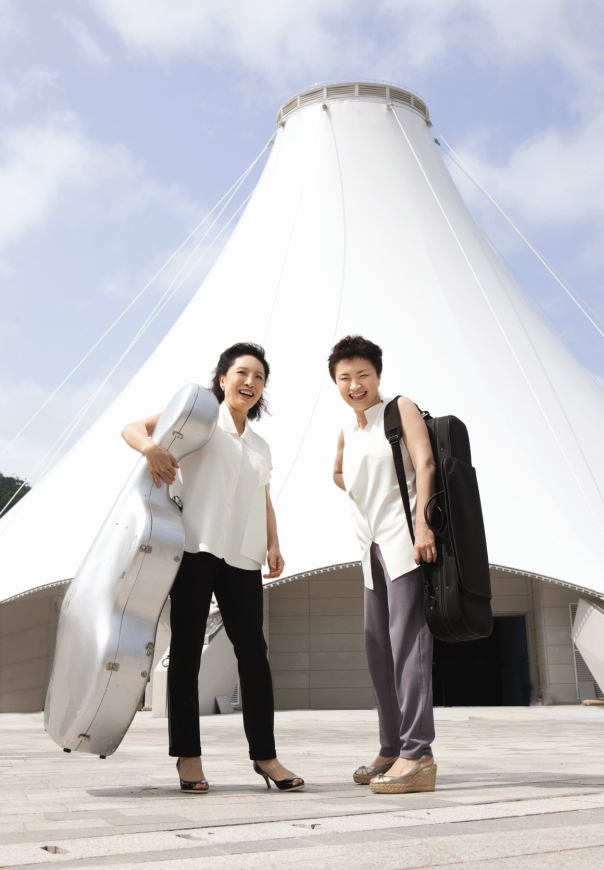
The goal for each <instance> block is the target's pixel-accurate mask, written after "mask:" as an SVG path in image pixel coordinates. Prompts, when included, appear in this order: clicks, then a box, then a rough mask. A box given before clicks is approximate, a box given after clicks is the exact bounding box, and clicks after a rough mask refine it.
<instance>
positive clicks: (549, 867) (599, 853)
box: [156, 849, 604, 870]
mask: <svg viewBox="0 0 604 870" xmlns="http://www.w3.org/2000/svg"><path fill="white" fill-rule="evenodd" d="M460 866H462V867H463V870H595V868H596V867H603V866H604V849H569V850H568V851H565V852H550V853H548V854H547V855H523V856H522V857H514V858H497V859H495V860H491V859H487V860H486V861H469V862H468V863H466V864H463V865H460ZM156 870H157V865H156ZM166 870H167V868H166Z"/></svg>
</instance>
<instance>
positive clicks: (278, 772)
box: [122, 343, 304, 794]
mask: <svg viewBox="0 0 604 870" xmlns="http://www.w3.org/2000/svg"><path fill="white" fill-rule="evenodd" d="M269 373H270V368H269V364H268V362H267V360H266V357H265V354H264V349H263V348H262V347H260V346H259V345H257V344H250V343H238V344H234V345H232V347H229V348H227V349H226V350H225V351H224V352H223V353H222V354H221V355H220V359H219V360H218V364H217V365H216V368H215V370H214V372H213V376H212V386H211V390H212V392H213V393H214V395H215V396H216V398H217V399H218V402H219V403H220V410H219V416H218V423H217V426H216V429H215V431H214V434H213V435H212V437H211V438H210V440H209V441H208V442H207V444H205V445H204V446H203V447H201V448H200V449H199V450H197V451H195V452H194V453H191V454H189V455H188V456H185V457H184V459H183V460H182V461H181V463H180V466H179V464H178V462H177V461H176V460H175V459H174V457H173V456H172V455H171V454H170V453H169V452H168V451H167V450H164V449H163V448H162V447H160V446H159V445H158V444H155V443H154V442H153V441H151V440H150V438H151V435H152V434H153V432H154V430H155V427H156V425H157V421H158V420H159V418H160V416H161V415H160V414H154V415H153V416H151V417H147V418H145V419H144V420H139V421H138V422H136V423H129V424H128V425H127V426H126V427H125V428H124V430H123V432H122V436H123V438H124V439H125V441H126V442H127V443H128V444H129V445H130V447H133V448H134V449H135V450H138V451H139V452H140V453H142V454H144V456H145V457H146V459H147V463H148V466H149V470H150V472H151V474H152V476H153V480H154V481H155V483H156V485H157V486H158V487H159V486H161V482H162V480H163V481H165V482H166V483H168V484H170V485H171V486H172V494H173V495H177V496H178V497H179V498H180V500H181V502H182V505H183V507H182V519H183V525H184V529H185V552H184V554H183V559H182V562H181V566H180V569H179V571H178V574H177V576H176V579H175V581H174V585H173V586H172V590H171V592H170V597H171V611H170V623H171V628H172V639H171V643H170V664H169V668H168V719H169V735H170V749H169V752H170V755H171V756H174V757H176V758H178V761H177V764H176V766H177V768H178V771H179V776H180V787H181V789H182V791H186V792H190V793H192V794H205V793H207V791H208V788H209V786H208V783H207V781H206V780H205V778H204V775H203V769H202V765H201V744H200V733H199V697H198V674H199V665H200V661H201V653H202V650H203V643H204V638H205V632H206V621H207V618H208V614H209V610H210V604H211V600H212V595H215V596H216V601H217V604H218V607H219V608H220V613H221V616H222V620H223V623H224V628H225V631H226V633H227V635H228V637H229V639H230V640H231V642H232V644H233V647H234V649H235V655H236V657H237V667H238V670H239V685H240V690H241V698H242V706H243V726H244V729H245V734H246V737H247V739H248V743H249V751H250V758H251V759H252V760H253V761H254V770H255V771H256V773H258V774H259V775H260V776H263V777H264V779H265V781H266V784H267V786H268V788H270V782H269V780H272V781H273V782H274V783H275V784H276V786H277V787H278V788H279V789H281V790H282V791H296V790H298V789H301V788H303V787H304V780H303V779H301V778H300V777H297V776H295V775H294V774H293V773H292V772H291V771H289V770H287V769H286V768H284V767H283V765H282V764H281V763H280V762H279V761H278V759H277V757H276V755H277V753H276V750H275V738H274V734H273V723H274V702H273V684H272V678H271V672H270V667H269V663H268V658H267V647H266V641H265V639H264V634H263V631H262V620H263V589H262V576H261V568H262V565H263V564H267V565H268V569H269V573H268V574H265V575H264V576H265V578H267V579H269V578H276V577H279V576H280V575H281V573H282V571H283V568H284V561H283V557H282V556H281V552H280V550H279V539H278V536H277V522H276V519H275V512H274V510H273V505H272V503H271V498H270V494H269V480H270V472H271V468H272V465H271V453H270V448H269V446H268V444H267V443H266V441H265V440H264V439H263V438H261V437H260V436H259V435H258V434H257V433H256V432H254V431H253V429H252V428H251V427H250V425H249V421H250V420H258V419H259V418H260V417H261V416H262V413H263V411H264V410H265V409H266V401H265V399H264V396H263V393H264V388H265V386H266V382H267V380H268V377H269ZM177 472H178V480H177Z"/></svg>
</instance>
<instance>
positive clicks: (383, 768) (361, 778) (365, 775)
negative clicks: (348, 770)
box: [352, 756, 398, 785]
mask: <svg viewBox="0 0 604 870" xmlns="http://www.w3.org/2000/svg"><path fill="white" fill-rule="evenodd" d="M397 760H398V756H397V757H396V758H393V759H392V761H387V762H386V764H378V766H377V767H365V766H364V765H361V767H357V769H356V770H355V772H354V773H353V774H352V778H353V779H354V781H355V782H356V783H358V784H359V785H369V783H370V782H371V780H372V779H373V777H374V776H379V775H380V773H387V772H388V771H389V770H390V768H391V767H392V765H393V764H394V762H395V761H397Z"/></svg>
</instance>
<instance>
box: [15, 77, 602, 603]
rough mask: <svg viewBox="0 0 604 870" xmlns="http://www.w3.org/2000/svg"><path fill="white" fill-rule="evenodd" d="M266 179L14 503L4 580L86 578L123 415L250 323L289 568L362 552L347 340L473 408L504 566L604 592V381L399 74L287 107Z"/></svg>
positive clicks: (124, 467)
mask: <svg viewBox="0 0 604 870" xmlns="http://www.w3.org/2000/svg"><path fill="white" fill-rule="evenodd" d="M279 122H280V126H279V127H278V132H277V135H276V140H275V144H274V146H273V149H272V153H271V156H270V158H269V160H268V163H267V165H266V168H265V170H264V173H263V175H262V177H261V179H260V182H259V184H258V186H257V188H256V190H255V192H254V195H253V196H252V199H251V200H250V202H249V205H248V206H247V209H246V210H245V212H244V214H243V216H242V218H241V220H240V222H239V224H238V226H237V228H236V229H235V231H234V232H233V235H232V237H231V239H230V240H229V242H228V244H227V246H226V248H225V250H224V251H223V253H222V255H221V257H220V259H219V260H218V262H217V263H216V265H215V267H214V268H213V270H212V272H211V274H210V275H209V277H208V278H207V279H206V281H205V282H204V284H203V285H202V287H201V288H200V290H199V291H198V293H197V294H196V296H195V298H194V299H193V301H192V302H191V303H190V304H189V306H188V307H187V309H186V310H185V311H184V313H183V314H182V316H181V317H180V318H179V320H178V321H177V323H176V324H175V325H174V327H173V328H172V329H171V330H170V332H169V333H168V335H167V336H166V338H165V339H164V340H163V341H162V343H161V344H160V345H159V346H158V347H157V349H156V350H155V352H154V353H153V355H152V356H151V357H150V358H149V360H148V361H147V362H146V363H145V365H144V366H143V367H142V368H141V369H140V371H139V372H138V374H137V375H136V376H135V377H134V378H133V379H132V381H131V382H130V384H129V385H128V386H127V387H126V389H125V390H124V391H123V392H122V393H121V394H120V396H119V397H118V398H117V399H116V400H115V401H114V403H113V404H112V405H111V407H110V408H109V409H108V410H107V411H106V412H105V413H104V414H103V416H102V417H101V418H100V419H99V420H98V421H97V422H96V423H95V424H94V425H93V426H92V427H91V428H90V429H89V431H88V432H87V433H86V434H85V435H84V436H83V437H82V438H81V440H80V441H79V442H78V443H77V444H76V445H75V447H73V449H72V450H71V451H70V452H69V453H68V454H67V455H66V456H65V457H64V458H63V459H62V460H61V462H59V463H58V464H57V465H56V466H55V467H54V468H53V469H52V471H51V472H50V473H48V474H47V475H46V477H45V478H44V479H43V480H42V481H41V482H40V483H39V484H37V485H36V486H35V487H34V489H33V490H32V491H31V492H30V493H29V494H28V495H27V496H26V497H25V498H24V499H22V501H21V502H19V503H18V505H17V506H16V507H15V508H13V509H12V510H11V511H10V512H9V513H8V514H7V515H6V516H5V517H4V518H3V519H2V520H1V521H0V566H1V572H2V590H1V593H0V597H1V598H3V599H4V598H6V597H9V596H11V595H15V594H18V593H20V592H23V591H26V590H29V589H32V588H35V587H38V586H42V585H44V584H47V583H52V582H57V581H61V580H65V579H68V578H71V577H73V575H74V574H75V572H76V570H77V568H78V565H79V563H80V561H81V560H82V558H83V556H84V555H85V553H86V551H87V549H88V547H89V545H90V543H91V541H92V539H93V537H94V535H95V533H96V531H97V529H98V527H99V525H100V524H101V522H102V520H103V518H104V516H105V514H106V513H107V511H108V509H109V507H110V506H111V503H112V502H113V500H114V498H115V497H116V494H117V493H118V491H119V490H120V488H121V486H122V483H123V481H124V479H125V477H126V475H127V473H128V471H129V469H130V468H131V466H132V464H133V462H134V461H135V458H136V457H135V455H134V454H133V453H132V451H130V450H129V449H128V447H126V445H125V444H124V443H123V442H122V440H121V438H120V434H119V433H120V430H121V428H122V426H123V425H124V423H126V422H127V421H129V420H133V419H137V418H139V417H142V416H144V415H146V414H149V413H151V412H154V411H156V410H160V409H161V408H162V407H163V405H164V404H165V403H166V402H167V400H168V399H169V398H170V396H171V395H172V394H173V393H175V392H176V390H177V389H179V388H180V387H181V386H183V384H185V383H189V382H191V381H198V382H200V383H202V384H206V383H207V382H208V380H209V373H210V371H211V369H212V368H213V366H214V364H215V362H216V359H217V357H218V355H219V353H220V352H221V351H222V350H223V349H224V347H226V346H228V345H229V344H231V343H233V342H234V341H242V340H251V341H258V342H260V343H263V344H265V346H266V349H267V356H268V359H269V361H270V363H271V366H272V369H273V375H272V377H271V382H270V384H269V398H270V407H271V411H272V416H271V417H268V418H267V419H266V420H265V421H263V422H262V423H260V424H259V425H258V429H259V431H260V432H261V434H263V435H264V436H265V437H266V438H267V439H268V441H269V443H270V445H271V448H272V451H273V463H274V477H273V485H272V493H273V499H274V500H275V501H276V507H277V516H278V522H279V528H280V537H281V544H282V550H283V553H284V557H285V560H286V573H287V574H288V575H289V574H296V573H299V572H302V571H306V570H313V569H317V568H321V567H323V566H327V565H334V564H337V563H341V562H350V561H354V560H356V559H358V558H359V553H358V548H357V543H356V540H355V538H354V536H353V534H352V531H351V524H350V518H349V516H348V504H347V500H346V496H345V494H344V493H342V492H341V491H339V490H338V489H337V488H336V487H335V486H334V484H333V483H332V479H331V471H332V463H333V455H334V450H335V444H336V438H337V433H338V430H339V427H340V425H341V423H342V420H344V419H346V418H347V415H348V412H349V409H348V408H346V406H345V405H344V403H343V402H342V401H341V399H340V398H339V396H338V394H337V391H336V388H335V387H334V386H333V384H332V383H331V381H330V380H329V378H328V377H327V376H326V365H325V360H326V357H327V355H328V353H329V350H330V348H331V346H332V344H333V343H334V341H335V340H337V339H338V338H340V337H341V336H342V335H345V334H348V333H357V332H360V333H362V334H364V335H366V336H367V337H369V338H371V339H372V340H373V341H376V342H378V343H379V344H381V345H382V347H383V348H384V361H385V368H384V376H383V381H382V386H383V391H384V393H385V394H386V395H389V396H392V395H394V394H396V393H402V394H404V395H407V396H410V397H411V398H412V399H414V400H415V401H416V402H417V403H418V404H419V405H420V406H421V407H422V408H427V409H429V410H430V412H431V413H432V414H433V415H434V416H437V415H443V414H450V413H454V414H456V415H457V416H458V417H461V419H463V420H464V421H465V422H466V424H467V425H468V428H469V431H470V437H471V443H472V450H473V458H474V464H475V465H476V468H477V471H478V479H479V484H480V487H481V493H482V498H483V507H484V514H485V520H486V526H487V539H488V545H489V555H490V560H491V562H492V563H495V564H499V565H504V566H509V567H511V568H514V569H517V570H521V571H527V572H532V573H535V574H539V575H546V576H549V577H552V578H556V579H558V580H561V581H564V582H567V583H571V584H575V585H578V586H581V587H586V588H588V589H591V590H593V591H596V592H598V593H604V571H603V568H602V566H603V564H604V503H603V498H602V490H603V487H604V452H603V451H602V449H601V446H600V441H601V433H602V432H603V431H604V396H603V392H602V388H601V387H600V386H599V385H598V384H597V383H596V382H595V381H594V379H593V378H592V377H591V375H590V373H589V372H587V371H586V370H585V369H584V368H583V367H582V366H581V365H580V364H579V363H578V362H577V360H576V359H575V358H574V357H573V356H572V355H571V354H570V353H569V352H568V351H567V349H566V348H565V347H564V346H563V345H562V344H561V342H560V341H559V340H558V338H557V337H556V336H555V335H554V334H553V333H552V331H551V330H550V328H549V327H548V325H547V324H546V323H545V322H544V320H543V319H542V318H541V315H540V314H538V313H537V312H536V311H535V309H534V308H533V306H532V305H531V304H530V303H529V302H528V301H527V298H526V296H525V295H524V293H523V292H522V291H521V290H520V289H519V288H518V286H517V285H516V284H515V283H514V281H513V279H512V278H511V277H510V275H509V274H508V273H507V272H506V271H505V269H504V268H503V267H502V265H501V264H500V262H499V261H498V259H497V258H496V256H495V255H494V254H493V252H492V250H491V248H490V247H489V245H488V243H487V242H486V240H485V238H484V237H483V235H482V234H481V232H480V230H479V229H478V227H477V226H476V224H475V222H474V220H473V219H472V217H471V216H470V214H469V212H468V210H467V208H466V206H465V205H464V203H463V201H462V199H461V197H460V195H459V193H458V191H457V188H456V187H455V185H454V183H453V182H452V179H451V177H450V176H449V174H448V172H447V170H446V168H445V166H444V164H443V162H442V160H441V157H440V154H439V149H438V147H437V146H436V145H435V144H434V141H433V138H432V133H431V129H430V126H429V123H428V121H427V110H426V107H425V105H424V104H423V103H422V102H421V101H417V102H416V103H414V102H413V98H412V96H411V95H410V94H408V93H406V92H404V91H402V90H400V89H391V91H389V90H388V88H387V87H386V86H376V85H368V84H358V83H345V84H343V85H338V86H331V87H330V88H327V89H323V88H316V89H314V90H313V91H311V92H308V93H307V94H302V95H300V97H296V98H295V99H294V100H291V101H289V102H288V103H286V104H285V106H284V107H283V109H282V111H281V112H280V115H279Z"/></svg>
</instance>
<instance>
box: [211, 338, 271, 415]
mask: <svg viewBox="0 0 604 870" xmlns="http://www.w3.org/2000/svg"><path fill="white" fill-rule="evenodd" d="M240 356H253V357H255V358H256V359H257V360H258V362H260V363H262V366H263V368H264V386H265V388H266V385H267V383H268V376H269V375H270V372H271V369H270V366H269V364H268V363H267V361H266V357H265V355H264V348H263V347H261V346H260V345H259V344H253V343H252V342H250V341H239V342H237V344H232V345H231V347H227V349H226V350H223V351H222V353H221V354H220V357H219V359H218V362H217V363H216V368H215V369H214V371H213V372H212V383H211V384H210V390H211V392H212V393H214V395H215V396H216V398H217V399H218V402H219V403H220V402H224V392H223V391H222V390H221V389H220V378H221V376H223V375H226V373H227V372H228V370H229V369H230V368H231V366H232V365H233V363H234V362H235V360H236V359H237V358H238V357H240ZM267 410H268V406H267V404H266V399H265V398H264V393H263V394H262V396H260V398H259V399H258V401H257V402H256V404H255V405H254V406H253V407H252V408H250V410H249V411H248V412H247V417H248V420H259V419H260V418H261V417H262V415H263V414H264V413H265V412H266V411H267Z"/></svg>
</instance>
